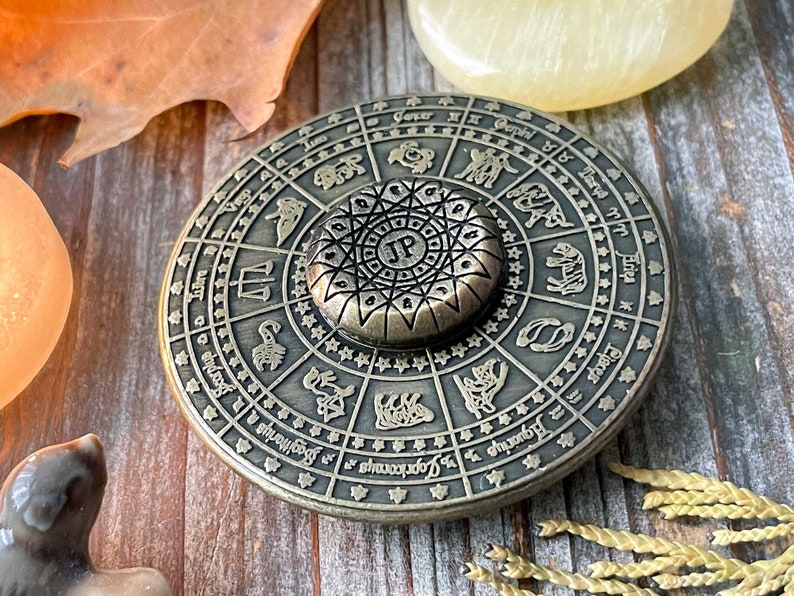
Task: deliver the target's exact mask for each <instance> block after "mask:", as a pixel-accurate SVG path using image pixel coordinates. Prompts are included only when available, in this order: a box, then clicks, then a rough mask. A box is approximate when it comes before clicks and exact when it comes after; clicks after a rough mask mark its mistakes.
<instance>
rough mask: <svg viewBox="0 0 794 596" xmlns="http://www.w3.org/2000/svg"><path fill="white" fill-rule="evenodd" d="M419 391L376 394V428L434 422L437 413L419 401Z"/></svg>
mask: <svg viewBox="0 0 794 596" xmlns="http://www.w3.org/2000/svg"><path fill="white" fill-rule="evenodd" d="M420 399H422V396H421V394H419V393H399V394H398V393H394V392H391V393H389V394H388V395H387V394H385V393H376V394H375V428H377V429H379V430H392V429H395V428H405V427H408V426H414V425H416V424H420V423H422V422H432V421H433V418H435V414H433V411H432V410H431V409H430V408H427V407H425V406H423V405H422V404H420V403H419V400H420Z"/></svg>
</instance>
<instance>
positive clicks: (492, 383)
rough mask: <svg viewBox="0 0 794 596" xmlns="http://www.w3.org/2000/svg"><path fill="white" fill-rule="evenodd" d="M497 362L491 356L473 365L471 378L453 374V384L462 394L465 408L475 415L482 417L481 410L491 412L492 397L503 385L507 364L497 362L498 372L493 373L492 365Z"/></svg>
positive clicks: (493, 408)
mask: <svg viewBox="0 0 794 596" xmlns="http://www.w3.org/2000/svg"><path fill="white" fill-rule="evenodd" d="M497 362H499V361H498V360H497V359H496V358H491V359H490V360H488V361H487V362H485V364H481V365H480V366H474V367H472V369H471V372H472V374H473V375H474V378H473V379H469V378H466V377H464V378H462V379H461V378H460V377H459V376H458V375H455V376H454V377H453V379H454V380H455V384H456V385H457V386H458V389H460V392H461V393H462V394H463V399H464V403H465V405H466V409H467V410H468V411H469V412H471V413H472V414H474V415H475V416H476V417H477V420H479V419H481V418H482V414H483V412H485V413H486V414H493V413H494V412H495V411H496V407H495V406H494V405H493V398H494V397H495V396H496V394H497V393H499V390H500V389H501V388H502V387H504V385H505V381H506V380H507V364H505V363H504V362H499V374H498V375H497V374H496V373H494V370H493V367H494V365H496V363H497Z"/></svg>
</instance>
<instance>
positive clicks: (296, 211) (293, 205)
mask: <svg viewBox="0 0 794 596" xmlns="http://www.w3.org/2000/svg"><path fill="white" fill-rule="evenodd" d="M276 205H277V207H276V210H275V211H274V212H273V213H269V214H268V215H266V216H265V219H276V218H278V221H277V222H276V235H277V241H276V246H281V245H282V244H283V242H284V241H285V240H286V239H287V238H289V235H290V234H292V232H293V230H295V227H296V226H297V225H298V222H299V221H300V220H301V217H303V211H304V209H306V203H304V202H303V201H299V200H298V199H293V198H292V197H287V198H284V199H279V200H278V201H276Z"/></svg>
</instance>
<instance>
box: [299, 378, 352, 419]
mask: <svg viewBox="0 0 794 596" xmlns="http://www.w3.org/2000/svg"><path fill="white" fill-rule="evenodd" d="M303 386H304V387H306V389H308V390H309V391H311V392H312V393H314V394H315V395H317V396H318V397H317V413H318V414H319V415H320V416H322V417H323V422H328V421H329V420H333V419H334V418H337V417H338V416H344V415H345V398H346V397H350V396H351V395H353V393H355V391H356V388H355V387H354V386H353V385H348V386H347V387H345V388H342V387H340V386H339V385H337V384H336V375H335V374H334V371H332V370H327V371H325V372H320V371H319V370H318V369H317V368H315V367H314V366H313V367H312V368H311V370H310V371H309V372H308V373H306V376H305V377H303ZM326 387H327V388H329V389H330V390H331V391H332V392H333V393H328V392H327V391H323V389H325V388H326Z"/></svg>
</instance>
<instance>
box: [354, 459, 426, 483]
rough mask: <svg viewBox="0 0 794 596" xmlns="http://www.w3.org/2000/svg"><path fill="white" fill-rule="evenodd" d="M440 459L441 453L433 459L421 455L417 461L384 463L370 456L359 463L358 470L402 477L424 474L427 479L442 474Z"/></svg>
mask: <svg viewBox="0 0 794 596" xmlns="http://www.w3.org/2000/svg"><path fill="white" fill-rule="evenodd" d="M440 459H441V454H440V453H439V454H438V455H436V456H434V457H433V459H429V460H425V459H424V458H422V457H420V458H418V459H417V460H416V461H415V462H399V463H384V462H376V461H373V460H372V458H369V459H368V460H367V461H363V462H361V463H360V464H359V465H358V472H359V474H376V475H380V476H399V477H400V478H406V477H408V476H419V475H423V476H424V477H425V480H432V479H433V478H438V476H439V475H440V474H441V464H440Z"/></svg>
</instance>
